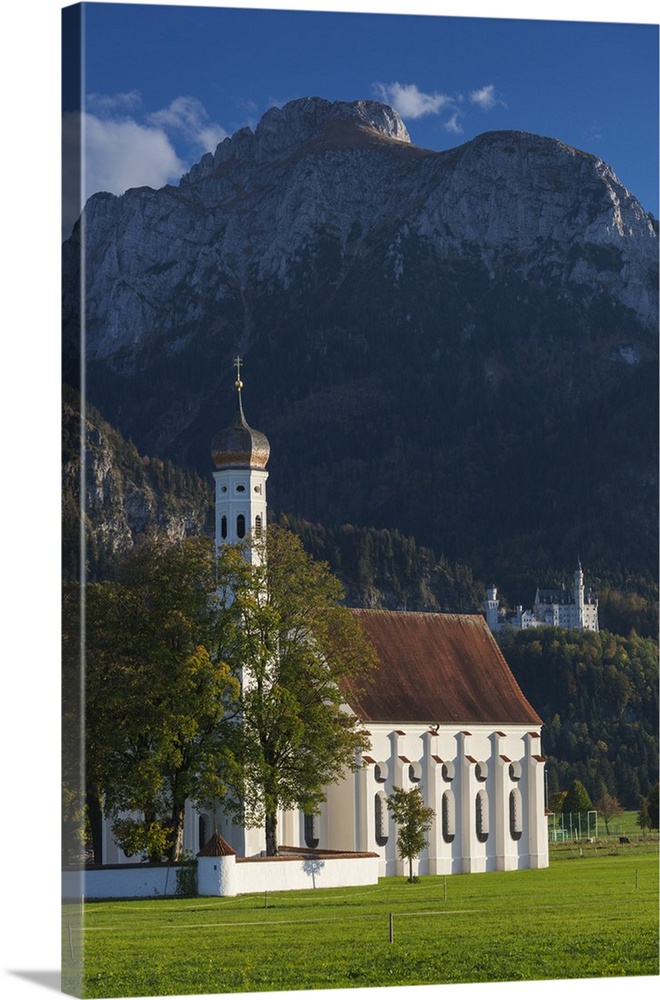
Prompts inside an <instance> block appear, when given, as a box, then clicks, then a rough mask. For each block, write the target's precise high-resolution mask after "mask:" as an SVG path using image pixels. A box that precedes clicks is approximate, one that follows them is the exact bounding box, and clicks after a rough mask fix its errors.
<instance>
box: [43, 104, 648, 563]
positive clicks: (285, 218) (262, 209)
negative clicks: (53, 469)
mask: <svg viewBox="0 0 660 1000" xmlns="http://www.w3.org/2000/svg"><path fill="white" fill-rule="evenodd" d="M83 223H84V224H83ZM83 234H84V247H82V246H81V240H82V239H83ZM81 250H82V251H83V252H84V258H85V271H84V274H85V282H86V284H85V289H84V294H83V295H82V296H81V294H80V289H79V273H80V267H79V262H80V256H81ZM63 275H64V282H63V285H64V287H63V295H64V319H63V326H64V355H65V357H64V372H65V378H66V379H67V380H69V381H72V382H76V381H77V378H78V368H79V344H80V331H81V310H80V302H81V301H84V304H85V315H84V334H85V336H84V343H85V351H86V354H85V359H86V389H87V393H88V395H89V397H90V399H91V401H92V402H93V403H94V404H95V405H97V406H98V407H99V408H100V409H101V412H102V413H103V415H104V417H106V418H107V419H108V420H109V421H110V422H111V423H112V424H113V425H115V426H116V427H117V428H118V429H119V430H120V431H121V432H122V433H123V434H124V435H126V436H127V437H130V438H131V439H132V440H133V441H134V442H135V443H136V444H137V445H138V447H140V449H141V450H142V451H143V452H144V453H146V454H149V455H158V456H166V457H169V458H171V459H173V460H174V461H176V462H178V463H182V464H185V465H187V466H189V467H192V468H194V469H196V470H197V471H198V472H200V473H205V472H206V471H207V465H208V455H209V447H210V442H211V439H212V437H213V434H214V433H215V431H216V430H217V428H218V426H224V425H225V424H226V423H227V422H228V421H229V420H230V419H231V408H229V409H223V408H222V404H223V400H226V399H229V398H231V385H232V383H233V380H234V370H233V358H234V357H235V355H236V354H240V355H242V356H243V357H244V359H245V383H246V389H245V400H246V406H247V411H246V412H247V413H248V415H249V417H250V420H251V421H254V423H255V425H256V426H258V427H262V428H263V429H264V430H265V431H267V433H268V438H269V440H270V441H271V443H272V445H273V449H274V452H273V453H274V454H275V453H277V455H278V462H279V466H278V468H279V469H280V470H281V477H280V479H279V482H278V481H277V477H275V476H273V482H272V490H271V499H272V501H273V504H274V506H275V507H276V508H279V509H283V510H291V511H296V512H298V513H300V514H301V515H303V516H306V517H308V518H310V519H314V520H318V521H323V520H326V521H327V519H328V518H331V519H332V521H333V523H342V522H343V521H346V522H352V523H362V524H374V525H380V526H383V525H386V526H390V525H394V526H397V527H399V528H401V529H402V530H405V531H406V532H407V533H409V534H414V535H416V536H423V538H424V539H425V540H426V541H428V542H429V543H430V544H434V545H437V546H438V548H439V549H440V550H445V551H446V550H447V549H448V547H449V546H450V545H455V546H456V550H457V551H459V550H460V538H461V537H462V532H463V531H464V530H465V531H468V527H469V526H470V525H471V526H472V527H471V528H469V531H470V532H471V534H472V535H474V531H475V526H477V527H478V533H480V534H481V535H483V536H484V537H485V536H486V534H488V533H490V536H492V537H493V538H495V536H496V535H499V536H502V537H507V536H508V535H510V534H511V533H512V532H514V533H515V532H518V531H525V532H527V533H528V534H529V532H530V531H535V530H536V525H537V524H538V523H539V519H540V518H541V517H542V516H543V517H545V518H546V520H547V519H550V520H551V522H552V523H553V524H555V523H559V524H564V523H566V524H568V520H567V518H568V519H569V520H571V519H573V518H576V519H578V520H579V518H578V514H577V513H576V512H577V511H578V509H579V508H581V509H582V511H583V512H584V511H586V512H588V514H587V516H588V517H589V518H592V515H593V511H594V510H596V508H597V507H598V504H600V505H601V506H602V509H603V511H604V512H606V511H607V512H609V513H607V514H605V513H604V514H603V516H604V517H605V516H607V517H610V516H611V517H613V518H614V517H615V513H614V512H615V511H618V513H616V524H617V525H618V527H617V528H616V532H619V531H620V530H623V531H624V534H627V533H628V531H629V530H630V532H633V533H634V532H636V531H638V529H639V528H640V525H645V524H646V523H647V521H648V522H649V523H651V521H653V523H655V524H656V529H657V521H656V520H654V518H655V515H654V514H652V515H651V517H650V519H649V516H648V515H643V510H644V509H646V505H647V498H648V496H650V493H651V492H652V491H653V489H654V487H653V482H652V480H653V479H654V475H655V472H654V470H655V465H656V464H657V463H656V461H655V458H654V459H653V464H652V465H651V464H649V462H648V461H647V459H648V456H646V455H645V457H644V460H643V461H642V460H641V459H640V458H639V456H637V455H634V456H633V455H632V453H629V451H628V450H626V449H623V448H622V452H621V457H622V459H625V460H626V462H627V463H628V464H630V463H632V466H631V468H629V469H628V472H627V473H626V474H625V475H624V472H623V468H624V465H623V464H622V462H621V461H619V462H618V463H617V461H613V460H612V457H611V454H610V452H611V443H609V442H611V440H612V435H614V436H615V437H616V438H617V439H619V438H620V439H621V440H623V439H624V438H625V439H626V440H628V441H634V442H637V444H638V445H639V446H640V447H641V444H640V442H643V441H646V440H647V438H648V433H649V432H648V428H649V427H656V426H657V420H656V418H655V416H654V414H653V413H651V412H650V411H648V412H647V409H642V408H641V407H642V404H644V406H645V405H646V404H645V400H646V396H645V395H644V392H645V391H646V390H644V392H642V390H641V388H639V385H641V382H640V379H641V380H643V379H646V378H647V376H646V374H644V375H643V376H642V373H645V372H651V371H652V370H654V366H655V365H656V363H657V361H656V359H657V339H658V224H657V220H655V219H654V218H653V217H652V216H650V215H649V214H648V213H647V212H645V211H644V209H643V208H642V206H641V205H640V204H639V202H638V201H637V200H636V199H635V197H634V196H633V194H631V193H630V192H629V191H627V190H626V189H625V187H624V186H623V185H622V184H621V183H620V182H619V181H618V179H617V178H616V176H615V175H614V173H613V172H612V170H611V169H610V167H609V166H608V165H607V164H605V163H603V162H602V161H601V160H599V159H598V158H596V157H594V156H592V155H590V154H589V153H586V152H583V151H580V150H577V149H573V148H571V147H569V146H566V145H565V144H564V143H562V142H559V141H557V140H555V139H551V138H544V137H541V136H537V135H530V134H528V133H524V132H493V133H486V134H484V135H481V136H478V137H477V138H475V139H473V140H472V141H470V142H467V143H465V144H463V145H461V146H458V147H456V148H454V149H450V150H446V151H443V152H434V151H430V150H426V149H422V148H420V147H418V146H415V145H414V144H413V143H412V142H411V141H410V137H409V135H408V133H407V131H406V128H405V126H404V124H403V122H402V121H401V119H400V118H399V116H398V115H397V113H396V112H395V111H394V110H393V109H392V108H389V107H387V106H386V105H383V104H378V103H376V102H371V101H356V102H353V103H343V102H331V101H326V100H321V99H319V98H305V99H302V100H297V101H293V102H292V103H290V104H287V105H285V106H284V107H282V108H272V109H271V110H270V111H269V112H267V114H265V115H264V117H263V118H262V120H261V121H260V123H259V124H258V125H257V126H256V128H255V129H254V130H251V129H242V130H241V131H239V132H237V133H236V134H235V135H234V136H232V137H230V138H227V139H225V140H224V141H223V142H222V143H220V145H219V146H218V147H217V149H216V150H215V152H214V153H208V154H206V155H205V156H204V157H202V159H201V161H200V162H199V163H198V164H197V165H195V166H193V167H192V169H191V170H190V171H189V172H188V173H187V174H186V175H185V176H184V177H183V178H182V179H181V181H180V182H179V184H178V186H172V185H168V186H166V187H164V188H162V189H160V190H157V191H154V190H152V189H150V188H137V189H133V190H130V191H127V192H126V193H125V194H124V195H122V196H121V197H116V196H114V195H110V194H102V193H101V194H97V195H94V196H93V197H92V198H91V199H90V200H89V202H88V203H87V205H86V207H85V210H84V216H83V222H81V224H79V225H77V226H76V228H75V230H74V233H73V235H72V236H71V238H70V239H69V240H67V241H66V243H65V245H64V248H63ZM631 380H637V382H636V383H635V384H636V386H638V387H637V388H635V387H633V381H631ZM648 380H649V384H650V382H651V381H652V382H653V384H655V383H656V376H655V373H653V375H648ZM644 384H645V385H646V382H644ZM227 405H229V404H227ZM622 414H623V415H624V416H623V420H624V423H622ZM595 431H596V432H597V441H596V439H595V438H594V432H595ZM567 441H570V442H571V448H572V454H574V455H575V456H586V457H587V458H588V460H589V464H588V465H585V463H584V462H583V461H582V460H581V459H577V458H576V462H577V466H576V469H577V473H576V472H575V470H574V474H573V476H572V478H570V475H569V474H570V469H571V466H570V464H567V462H566V461H565V456H564V451H563V448H564V443H565V442H567ZM606 442H608V443H607V444H606ZM652 444H653V443H652V442H651V443H650V445H649V448H650V449H651V451H652V450H653V449H652ZM651 451H649V454H650V453H651ZM654 454H655V452H654ZM523 459H524V461H526V462H527V463H528V466H529V467H526V466H525V465H524V461H523ZM521 462H522V464H521ZM282 463H286V464H285V465H284V464H282ZM642 466H644V469H643V470H642ZM422 467H423V468H424V469H425V473H424V476H423V477H420V476H418V475H417V474H416V471H415V470H417V469H419V468H422ZM512 469H521V470H523V469H524V470H525V471H524V472H523V471H521V472H520V480H521V481H520V482H518V481H514V479H512V473H511V470H512ZM588 469H591V470H592V471H591V472H590V477H591V478H589V477H587V470H588ZM617 469H618V470H619V472H617V471H616V470H617ZM576 475H577V476H578V478H579V477H582V479H583V480H584V481H583V482H582V483H581V485H580V486H578V485H576ZM617 476H620V480H621V481H619V479H617ZM532 483H534V484H536V485H535V486H534V490H533V489H532V486H531V484H532ZM632 483H635V484H636V486H635V488H634V489H633V488H632V486H631V484H632ZM649 484H650V485H649ZM534 491H535V492H534ZM527 494H529V495H527ZM624 495H625V496H628V497H631V496H634V497H635V498H636V499H635V502H634V504H633V503H632V501H631V502H630V503H629V504H628V507H626V508H625V509H624V508H623V507H622V508H621V510H619V509H618V508H619V506H620V504H619V501H617V500H616V498H617V497H619V496H624ZM434 496H435V497H436V498H437V499H438V502H439V503H440V507H441V510H439V511H438V509H436V507H435V506H434V502H433V500H432V498H433V497H434ZM523 496H525V499H524V500H523ZM568 498H570V505H569V500H568ZM612 498H615V499H614V500H613V499H612ZM631 504H632V506H631ZM569 506H570V510H569ZM633 507H634V511H633ZM653 510H655V504H653ZM542 512H544V513H542ZM593 516H594V517H595V515H593ZM624 522H625V524H626V525H628V523H629V529H628V527H626V528H625V529H623V528H622V527H621V526H622V525H623V524H624ZM571 523H574V522H573V520H571ZM580 525H581V526H580ZM580 525H578V523H577V520H576V521H575V523H574V534H573V536H570V532H568V528H567V529H566V531H565V535H566V546H567V559H568V561H569V564H570V565H572V563H573V561H574V558H575V553H576V551H577V548H576V546H577V547H578V548H579V550H580V553H581V554H582V555H583V557H584V558H588V557H587V555H586V552H585V550H584V548H583V544H582V542H581V541H580V540H579V538H578V536H579V534H580V532H581V531H582V530H583V525H584V518H583V517H582V521H581V522H580ZM420 526H421V527H420ZM562 530H563V529H562ZM644 530H646V529H644ZM598 531H599V532H600V536H599V537H607V538H610V537H612V538H613V537H614V533H615V532H614V529H612V530H610V527H608V528H607V530H605V528H604V527H603V526H602V524H601V525H600V527H599V528H598ZM594 532H595V533H596V528H594ZM594 537H595V535H594ZM473 540H474V539H473ZM645 545H646V543H643V544H642V542H640V546H641V548H644V546H645ZM649 551H650V549H649ZM548 558H549V559H550V558H551V556H550V555H548ZM552 558H554V556H552ZM592 562H593V559H592Z"/></svg>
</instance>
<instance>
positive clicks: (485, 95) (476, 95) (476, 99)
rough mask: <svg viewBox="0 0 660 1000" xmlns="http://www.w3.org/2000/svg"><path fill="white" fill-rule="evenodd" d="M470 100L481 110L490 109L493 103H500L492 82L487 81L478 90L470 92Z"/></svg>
mask: <svg viewBox="0 0 660 1000" xmlns="http://www.w3.org/2000/svg"><path fill="white" fill-rule="evenodd" d="M470 100H471V101H472V103H473V104H476V105H478V106H479V107H480V108H481V110H482V111H490V110H491V109H492V108H494V107H495V105H497V104H501V103H502V102H501V101H500V100H499V99H498V98H497V97H496V96H495V85H494V84H493V83H489V84H487V85H486V86H485V87H481V88H480V89H479V90H473V91H472V93H471V94H470Z"/></svg>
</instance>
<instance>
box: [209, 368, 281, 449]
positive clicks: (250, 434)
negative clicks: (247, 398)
mask: <svg viewBox="0 0 660 1000" xmlns="http://www.w3.org/2000/svg"><path fill="white" fill-rule="evenodd" d="M237 367H238V378H237V379H236V382H235V383H234V385H235V386H236V414H235V416H234V421H233V423H232V424H230V426H229V427H226V428H225V429H224V430H222V431H218V433H217V434H216V436H215V437H214V439H213V443H212V445H211V456H212V458H213V464H214V465H215V467H216V469H265V468H266V463H267V461H268V456H269V455H270V444H269V443H268V438H267V437H266V435H265V434H262V433H261V431H255V430H253V429H252V428H251V427H250V425H249V424H248V422H247V420H246V419H245V414H244V413H243V401H242V399H241V389H242V388H243V383H242V382H241V378H240V367H239V365H238V364H237Z"/></svg>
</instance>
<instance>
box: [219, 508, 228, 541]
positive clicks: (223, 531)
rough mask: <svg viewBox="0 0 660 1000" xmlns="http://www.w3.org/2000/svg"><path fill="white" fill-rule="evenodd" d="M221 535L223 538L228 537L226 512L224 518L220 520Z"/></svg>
mask: <svg viewBox="0 0 660 1000" xmlns="http://www.w3.org/2000/svg"><path fill="white" fill-rule="evenodd" d="M220 535H221V536H222V538H226V537H227V516H226V514H223V515H222V519H221V521H220Z"/></svg>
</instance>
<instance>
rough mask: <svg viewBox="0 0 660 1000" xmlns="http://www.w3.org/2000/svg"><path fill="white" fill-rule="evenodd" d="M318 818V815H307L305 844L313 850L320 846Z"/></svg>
mask: <svg viewBox="0 0 660 1000" xmlns="http://www.w3.org/2000/svg"><path fill="white" fill-rule="evenodd" d="M317 821H318V817H317V815H316V813H305V844H306V845H307V847H310V848H311V849H312V850H313V849H314V848H315V847H318V846H319V831H318V822H317Z"/></svg>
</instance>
